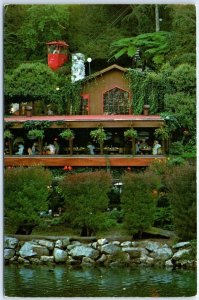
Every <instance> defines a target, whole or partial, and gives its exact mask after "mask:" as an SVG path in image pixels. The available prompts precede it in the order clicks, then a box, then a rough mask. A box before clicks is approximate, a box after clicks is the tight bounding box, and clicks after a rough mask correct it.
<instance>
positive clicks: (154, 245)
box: [143, 241, 160, 252]
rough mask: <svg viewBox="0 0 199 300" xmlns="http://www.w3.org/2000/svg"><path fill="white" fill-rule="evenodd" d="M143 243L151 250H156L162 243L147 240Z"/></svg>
mask: <svg viewBox="0 0 199 300" xmlns="http://www.w3.org/2000/svg"><path fill="white" fill-rule="evenodd" d="M143 245H144V247H145V248H146V249H147V250H148V251H150V252H155V251H156V250H157V249H158V248H159V247H160V244H159V243H158V242H148V241H147V242H144V243H143Z"/></svg>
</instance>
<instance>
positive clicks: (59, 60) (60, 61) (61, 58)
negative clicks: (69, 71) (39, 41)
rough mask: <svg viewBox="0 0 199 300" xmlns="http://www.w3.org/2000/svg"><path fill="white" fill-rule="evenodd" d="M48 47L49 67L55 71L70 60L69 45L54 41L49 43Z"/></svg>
mask: <svg viewBox="0 0 199 300" xmlns="http://www.w3.org/2000/svg"><path fill="white" fill-rule="evenodd" d="M47 47H48V65H49V67H50V68H51V69H52V70H53V71H55V70H57V69H58V68H59V67H61V66H63V65H64V64H65V63H66V62H68V60H69V55H68V47H69V45H68V44H66V43H65V42H63V41H54V42H49V43H47Z"/></svg>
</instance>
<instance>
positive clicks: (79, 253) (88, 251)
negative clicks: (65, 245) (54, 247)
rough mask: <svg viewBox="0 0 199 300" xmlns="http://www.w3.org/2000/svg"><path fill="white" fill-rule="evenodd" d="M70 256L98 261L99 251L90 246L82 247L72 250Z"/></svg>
mask: <svg viewBox="0 0 199 300" xmlns="http://www.w3.org/2000/svg"><path fill="white" fill-rule="evenodd" d="M69 255H71V256H72V257H73V258H82V257H84V256H85V257H90V258H92V259H96V258H98V256H99V251H98V250H96V249H93V248H91V247H89V246H84V245H80V246H75V247H74V248H73V249H71V250H70V252H69Z"/></svg>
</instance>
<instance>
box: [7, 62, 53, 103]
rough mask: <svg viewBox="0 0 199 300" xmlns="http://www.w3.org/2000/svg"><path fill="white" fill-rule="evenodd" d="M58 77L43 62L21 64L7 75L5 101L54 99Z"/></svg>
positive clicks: (47, 100)
mask: <svg viewBox="0 0 199 300" xmlns="http://www.w3.org/2000/svg"><path fill="white" fill-rule="evenodd" d="M57 81H58V77H57V75H56V73H55V72H53V71H52V70H51V69H50V68H49V67H48V66H47V65H44V64H42V63H27V64H21V65H20V66H19V67H18V68H16V69H15V70H14V71H13V72H12V74H9V75H7V76H5V88H4V94H5V100H6V101H5V103H6V102H8V103H10V102H17V103H21V102H30V101H33V102H34V101H36V100H43V101H44V103H46V104H47V103H49V102H51V101H53V100H54V97H55V92H56V86H57Z"/></svg>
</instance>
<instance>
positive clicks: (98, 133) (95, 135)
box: [90, 128, 106, 155]
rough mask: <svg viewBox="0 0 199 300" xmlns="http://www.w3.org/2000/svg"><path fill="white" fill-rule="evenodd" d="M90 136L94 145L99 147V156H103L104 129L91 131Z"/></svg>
mask: <svg viewBox="0 0 199 300" xmlns="http://www.w3.org/2000/svg"><path fill="white" fill-rule="evenodd" d="M90 136H91V138H92V139H93V140H94V141H95V142H96V143H98V144H99V145H100V154H101V155H103V146H104V141H105V140H106V133H105V131H104V128H98V129H95V130H92V131H91V132H90Z"/></svg>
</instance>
